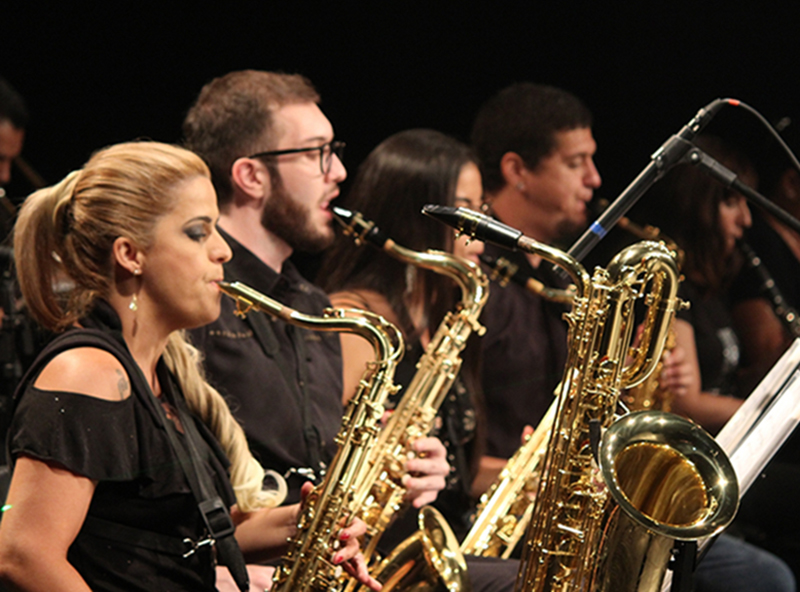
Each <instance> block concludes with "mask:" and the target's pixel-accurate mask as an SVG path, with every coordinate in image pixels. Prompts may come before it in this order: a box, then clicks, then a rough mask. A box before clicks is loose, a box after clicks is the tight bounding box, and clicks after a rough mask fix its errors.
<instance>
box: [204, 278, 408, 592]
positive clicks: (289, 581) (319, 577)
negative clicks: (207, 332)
mask: <svg viewBox="0 0 800 592" xmlns="http://www.w3.org/2000/svg"><path fill="white" fill-rule="evenodd" d="M219 286H220V288H221V290H222V291H223V292H224V293H225V294H227V295H228V296H230V297H232V298H234V299H235V300H236V303H237V314H239V315H240V316H244V315H245V314H247V313H248V312H250V311H251V310H257V311H261V312H266V313H268V314H271V315H273V316H275V317H277V318H279V319H282V320H283V321H285V322H287V323H290V324H292V325H297V326H299V327H303V328H306V329H311V330H313V331H337V332H347V333H355V334H357V335H360V336H362V337H364V338H365V339H367V340H368V341H370V343H371V344H372V346H373V349H374V350H375V361H374V362H370V363H369V364H368V365H367V369H366V370H365V371H364V375H363V376H362V379H361V382H360V385H359V388H358V391H357V392H356V394H355V396H354V397H353V398H352V399H351V400H350V402H349V404H348V406H347V410H346V412H345V416H344V419H343V422H342V427H341V429H340V430H339V433H338V434H337V436H336V443H337V444H338V450H337V452H336V455H335V456H334V459H333V460H332V461H331V463H330V466H329V467H328V470H327V472H326V474H325V479H324V480H323V482H322V483H321V484H320V485H318V486H317V487H316V488H314V490H313V491H312V492H311V493H310V494H309V495H308V497H307V498H306V499H305V502H304V504H303V508H302V510H301V512H300V515H299V516H298V521H297V534H296V535H295V537H294V538H292V539H291V540H290V541H289V546H288V549H287V551H286V553H285V555H284V556H283V559H282V564H281V566H280V567H278V568H277V569H276V571H275V575H274V580H273V582H274V583H273V586H272V590H273V592H299V591H302V592H336V591H337V590H341V589H342V587H343V586H344V583H345V580H344V578H343V576H342V568H341V566H337V565H334V564H333V563H332V562H331V559H332V555H333V554H334V552H335V550H336V549H337V548H338V546H339V541H338V540H337V533H338V532H339V528H340V525H341V524H343V523H346V522H348V521H350V520H351V519H352V518H353V517H354V516H355V515H356V513H357V511H358V506H357V505H356V504H357V501H356V498H357V492H358V491H359V490H361V489H363V483H364V479H365V476H366V473H367V472H368V470H369V464H368V462H367V457H368V453H369V450H370V447H371V446H372V445H373V444H374V443H375V440H376V438H377V434H378V431H379V429H380V426H379V422H380V419H381V416H382V415H383V411H384V407H383V403H384V401H385V399H386V397H387V396H389V395H390V394H392V393H393V392H395V391H396V390H397V387H396V386H395V385H394V383H393V377H394V371H395V367H396V365H397V362H398V361H399V360H400V358H401V357H402V353H403V349H404V345H403V337H402V334H401V333H400V331H399V330H398V329H397V328H396V327H395V326H394V325H392V324H391V323H389V322H388V321H386V320H385V319H383V317H380V316H378V315H374V314H372V313H368V312H365V311H359V310H343V309H332V308H329V309H326V310H325V311H324V312H323V316H322V317H317V316H309V315H305V314H302V313H300V312H298V311H296V310H293V309H291V308H288V307H285V306H283V305H281V304H280V303H279V302H276V301H275V300H273V299H271V298H269V297H268V296H265V295H263V294H261V293H259V292H257V291H256V290H253V289H252V288H250V287H249V286H246V285H244V284H242V283H241V282H234V283H228V282H219Z"/></svg>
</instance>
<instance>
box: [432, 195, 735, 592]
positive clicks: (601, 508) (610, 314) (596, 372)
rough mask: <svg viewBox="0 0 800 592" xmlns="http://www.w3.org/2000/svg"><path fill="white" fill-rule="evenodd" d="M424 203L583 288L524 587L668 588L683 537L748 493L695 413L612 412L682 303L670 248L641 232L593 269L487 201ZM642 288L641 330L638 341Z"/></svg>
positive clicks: (703, 529)
mask: <svg viewBox="0 0 800 592" xmlns="http://www.w3.org/2000/svg"><path fill="white" fill-rule="evenodd" d="M424 211H425V212H426V213H428V214H429V215H432V216H433V217H436V218H438V219H441V220H442V221H444V222H446V223H448V224H450V225H452V226H455V227H456V228H458V229H459V230H460V231H462V232H466V233H469V234H471V235H472V236H474V237H476V238H479V239H484V238H486V239H488V240H492V241H493V242H496V243H497V244H500V245H501V246H506V247H509V248H520V249H523V250H526V251H528V252H531V253H535V254H538V255H540V256H542V257H544V258H545V259H547V260H549V261H551V262H554V263H556V264H557V265H560V266H561V267H564V269H565V270H566V271H567V272H568V273H569V274H570V275H571V276H572V278H573V280H575V285H576V288H577V293H576V297H575V299H574V301H573V309H572V311H571V312H569V313H567V314H565V319H566V320H567V323H568V325H569V331H568V339H569V346H570V347H569V356H568V360H567V364H566V367H565V370H564V375H563V379H562V383H561V384H562V386H561V392H560V394H559V396H558V402H557V410H556V413H555V416H554V420H553V425H552V429H551V431H550V437H549V443H548V446H547V451H546V453H545V456H544V460H543V462H542V468H541V477H540V482H539V486H538V490H537V494H536V500H535V503H534V507H533V510H532V517H531V523H530V526H529V528H528V532H527V537H526V542H525V544H524V546H523V553H522V560H521V562H520V571H519V574H518V577H517V583H516V587H515V590H516V591H517V592H531V591H534V590H535V591H537V592H541V591H559V592H566V591H573V590H575V591H577V590H580V591H592V592H595V591H601V590H602V591H606V590H615V591H616V590H621V591H629V590H630V591H634V590H635V591H637V592H644V591H650V590H658V589H659V588H660V585H661V581H662V579H663V576H664V572H665V570H666V567H667V563H668V561H669V558H670V555H671V549H672V545H673V544H674V541H675V540H676V539H680V540H694V539H697V538H700V537H704V536H711V535H713V534H716V533H717V532H719V531H721V530H722V529H723V528H724V527H725V526H726V525H727V524H728V523H729V522H730V521H731V520H732V518H733V515H734V514H735V512H736V508H737V505H738V491H737V490H738V485H737V481H736V475H735V473H734V471H733V468H732V466H731V465H730V462H729V460H728V459H727V457H726V456H725V454H724V452H723V451H722V450H721V448H720V447H719V446H718V445H717V444H716V442H714V440H713V439H712V438H711V437H710V436H709V435H708V434H706V433H705V432H704V431H703V430H702V429H700V428H699V427H697V426H696V425H694V424H693V423H692V422H689V421H688V420H684V419H682V418H679V417H677V416H673V415H671V414H667V413H663V412H660V411H642V412H637V413H632V414H628V415H626V416H623V417H622V418H621V419H620V420H617V421H615V410H616V407H617V402H618V399H619V393H620V390H621V388H623V387H629V386H635V385H636V384H639V383H641V382H642V381H643V380H645V379H646V378H647V376H648V375H649V374H650V373H651V372H652V371H653V369H654V368H655V366H656V364H657V363H658V361H659V359H660V357H661V352H662V350H663V346H664V341H665V339H666V333H667V332H668V329H669V325H670V322H671V319H672V317H673V315H674V313H675V309H676V308H677V307H678V306H680V302H681V301H680V300H679V299H678V298H677V287H678V282H679V274H678V270H677V265H676V263H675V259H674V255H673V254H672V253H671V252H670V251H669V250H668V249H667V248H666V247H665V246H664V245H663V244H661V243H655V242H652V241H642V242H640V243H636V244H634V245H632V246H630V247H628V248H626V249H623V250H622V251H621V252H620V253H619V254H618V255H617V256H616V257H614V259H613V260H612V261H611V263H610V264H609V266H608V268H607V269H602V268H597V269H596V270H595V272H594V274H593V276H592V277H591V278H589V277H588V275H587V274H586V271H585V270H584V269H583V267H582V266H581V265H580V264H579V263H578V262H577V261H575V260H574V259H573V258H572V257H570V256H569V255H567V254H565V253H563V252H558V253H552V251H554V250H553V249H552V248H551V247H547V246H546V245H541V243H538V242H537V241H534V240H533V239H530V238H528V237H525V236H523V235H522V233H521V232H519V231H517V230H514V229H512V228H510V227H508V226H506V225H504V224H500V223H498V222H496V221H494V220H492V219H490V218H488V217H486V216H483V215H481V214H478V213H477V212H472V211H470V210H464V209H463V208H458V209H455V208H442V207H441V206H426V208H425V210H424ZM551 255H554V256H552V257H551ZM638 300H643V301H644V304H645V306H646V314H645V320H644V326H645V330H644V332H643V334H642V336H641V341H640V343H639V345H638V347H636V348H631V347H630V345H631V338H632V333H633V328H634V324H635V323H634V320H635V319H634V313H635V310H636V308H635V304H636V302H637V301H638ZM628 359H630V361H628V362H627V364H626V361H627V360H628ZM603 430H605V433H604V434H603V433H602V432H603ZM601 437H602V442H601ZM598 464H599V468H598Z"/></svg>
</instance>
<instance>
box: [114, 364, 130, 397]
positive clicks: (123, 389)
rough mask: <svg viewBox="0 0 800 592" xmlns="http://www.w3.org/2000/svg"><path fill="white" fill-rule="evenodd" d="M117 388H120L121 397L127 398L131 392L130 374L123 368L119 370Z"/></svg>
mask: <svg viewBox="0 0 800 592" xmlns="http://www.w3.org/2000/svg"><path fill="white" fill-rule="evenodd" d="M117 389H118V390H119V398H120V399H125V398H126V397H127V396H128V395H129V394H130V392H131V384H130V382H129V381H128V375H127V374H125V373H124V372H123V371H122V370H117Z"/></svg>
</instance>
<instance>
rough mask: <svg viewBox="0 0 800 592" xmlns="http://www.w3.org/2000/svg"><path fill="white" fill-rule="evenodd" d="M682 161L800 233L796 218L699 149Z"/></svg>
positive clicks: (799, 222) (691, 152) (693, 148)
mask: <svg viewBox="0 0 800 592" xmlns="http://www.w3.org/2000/svg"><path fill="white" fill-rule="evenodd" d="M683 160H684V161H685V162H689V163H691V164H693V165H695V166H698V167H700V169H701V170H702V171H703V172H705V173H706V174H707V175H709V176H710V177H712V178H713V179H715V180H716V181H718V182H719V183H721V184H722V186H723V187H727V188H730V189H732V190H733V191H735V192H736V193H740V194H742V195H744V196H745V198H747V199H748V200H749V201H750V202H751V203H754V204H756V205H757V206H759V207H760V208H761V209H762V210H764V211H766V212H768V213H770V214H772V215H773V216H775V218H777V219H778V220H780V221H781V222H783V223H784V224H786V226H788V227H789V228H791V229H792V230H794V231H795V232H797V233H800V221H799V220H798V219H797V218H795V217H794V216H792V215H791V214H790V213H789V212H787V211H786V210H784V209H783V208H781V207H780V206H779V205H777V204H775V203H774V202H772V201H770V200H769V199H767V198H766V197H765V196H763V195H762V194H760V193H759V192H758V191H756V190H755V189H753V188H752V187H749V186H747V185H745V184H744V183H742V182H741V181H740V180H739V177H738V176H737V175H736V173H734V172H733V171H731V170H730V169H729V168H727V167H725V166H724V165H722V164H721V163H720V162H719V161H717V160H715V159H714V158H712V157H711V156H709V155H708V154H706V153H705V152H703V151H702V150H700V149H699V148H696V147H692V149H691V150H690V151H689V152H688V153H687V154H686V155H685V156H684V158H683Z"/></svg>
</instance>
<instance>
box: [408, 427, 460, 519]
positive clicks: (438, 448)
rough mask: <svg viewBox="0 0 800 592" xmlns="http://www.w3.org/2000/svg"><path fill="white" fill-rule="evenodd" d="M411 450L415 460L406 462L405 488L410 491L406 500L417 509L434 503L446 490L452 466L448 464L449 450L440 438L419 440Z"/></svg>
mask: <svg viewBox="0 0 800 592" xmlns="http://www.w3.org/2000/svg"><path fill="white" fill-rule="evenodd" d="M411 448H412V449H413V451H414V453H413V458H409V459H408V460H407V461H406V471H407V472H406V474H405V475H403V486H404V487H405V488H406V489H407V490H408V491H407V492H406V500H408V501H410V502H411V503H412V505H413V506H414V507H415V508H421V507H422V506H424V505H426V504H429V503H431V502H433V501H434V500H435V499H436V495H437V494H438V493H439V492H440V491H441V490H442V489H444V486H445V477H447V475H448V474H449V473H450V465H449V464H448V463H447V450H446V449H445V447H444V444H442V442H441V440H439V439H438V438H419V439H418V440H415V441H414V443H413V444H412V445H411Z"/></svg>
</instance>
